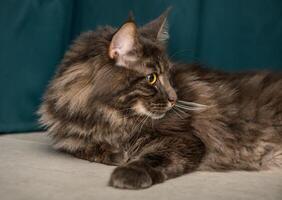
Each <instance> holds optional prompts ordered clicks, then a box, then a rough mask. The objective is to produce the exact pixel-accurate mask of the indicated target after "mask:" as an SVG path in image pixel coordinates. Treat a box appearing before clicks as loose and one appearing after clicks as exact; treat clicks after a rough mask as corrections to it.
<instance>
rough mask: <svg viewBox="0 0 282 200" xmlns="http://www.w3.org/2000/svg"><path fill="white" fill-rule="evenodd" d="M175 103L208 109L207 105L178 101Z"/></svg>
mask: <svg viewBox="0 0 282 200" xmlns="http://www.w3.org/2000/svg"><path fill="white" fill-rule="evenodd" d="M177 103H180V104H184V105H187V106H195V107H208V106H207V105H204V104H200V103H195V102H191V101H181V100H178V101H177Z"/></svg>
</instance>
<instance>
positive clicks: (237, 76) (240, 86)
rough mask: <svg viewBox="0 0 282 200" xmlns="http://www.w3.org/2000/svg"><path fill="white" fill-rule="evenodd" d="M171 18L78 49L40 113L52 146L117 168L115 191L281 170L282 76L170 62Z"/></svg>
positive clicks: (103, 35)
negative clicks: (201, 173) (193, 177)
mask: <svg viewBox="0 0 282 200" xmlns="http://www.w3.org/2000/svg"><path fill="white" fill-rule="evenodd" d="M167 13H168V11H166V12H164V13H163V14H162V15H161V16H159V17H158V18H157V19H155V20H153V21H151V22H149V23H148V24H146V25H144V26H142V27H139V28H138V27H137V25H136V24H135V22H134V20H133V19H132V18H130V19H129V20H128V21H126V22H125V23H124V24H123V25H122V26H121V27H120V28H118V29H115V28H112V27H110V26H106V27H101V28H98V29H97V30H96V31H90V32H87V33H83V34H82V35H81V36H80V37H79V38H78V39H77V40H76V41H75V42H74V44H73V45H72V46H71V47H70V49H69V50H68V51H67V52H66V54H65V56H64V59H63V61H62V63H61V65H60V67H59V68H58V71H57V73H56V75H55V77H54V78H53V80H52V81H51V82H50V84H49V86H48V89H47V91H46V93H45V95H44V100H43V103H42V105H41V106H40V110H39V115H40V123H41V124H42V125H44V126H45V127H46V128H47V131H48V133H49V135H50V136H51V137H52V139H53V144H54V147H55V148H56V149H59V150H62V151H65V152H68V153H70V154H72V155H74V156H76V157H78V158H81V159H86V160H89V161H93V162H99V163H104V164H109V165H117V166H118V167H117V168H116V169H115V170H114V171H113V173H112V175H111V178H110V181H109V185H111V186H113V187H118V188H128V189H139V188H147V187H150V186H151V185H153V184H156V183H161V182H163V181H165V180H167V179H170V178H173V177H177V176H180V175H182V174H185V173H189V172H193V171H195V170H216V171H218V170H221V171H223V170H265V169H271V168H281V166H282V76H281V74H278V73H275V74H274V73H270V72H256V73H234V74H231V73H225V72H219V71H215V70H210V69H205V68H203V67H201V66H200V65H196V64H192V65H190V64H178V63H174V62H172V61H171V60H170V59H169V57H168V55H167V53H166V41H167V40H168V30H167Z"/></svg>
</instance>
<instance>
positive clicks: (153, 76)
mask: <svg viewBox="0 0 282 200" xmlns="http://www.w3.org/2000/svg"><path fill="white" fill-rule="evenodd" d="M146 80H147V82H148V83H149V84H150V85H153V84H155V83H156V81H157V74H155V73H152V74H149V75H147V76H146Z"/></svg>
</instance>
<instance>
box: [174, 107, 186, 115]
mask: <svg viewBox="0 0 282 200" xmlns="http://www.w3.org/2000/svg"><path fill="white" fill-rule="evenodd" d="M174 109H175V110H177V111H179V112H181V113H182V114H184V115H187V114H188V113H186V112H185V111H184V110H181V109H180V108H179V107H174Z"/></svg>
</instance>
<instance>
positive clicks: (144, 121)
mask: <svg viewBox="0 0 282 200" xmlns="http://www.w3.org/2000/svg"><path fill="white" fill-rule="evenodd" d="M148 118H149V116H147V117H146V118H145V119H144V120H143V121H142V122H143V123H142V125H141V126H140V128H139V133H140V131H141V130H142V128H143V126H144V124H145V123H146V121H147V119H148Z"/></svg>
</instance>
